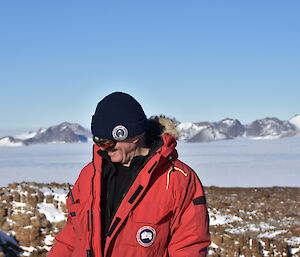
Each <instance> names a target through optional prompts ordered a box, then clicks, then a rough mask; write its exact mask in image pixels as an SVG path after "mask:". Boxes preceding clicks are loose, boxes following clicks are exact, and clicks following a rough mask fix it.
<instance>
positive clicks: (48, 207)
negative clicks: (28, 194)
mask: <svg viewBox="0 0 300 257" xmlns="http://www.w3.org/2000/svg"><path fill="white" fill-rule="evenodd" d="M37 206H38V211H39V212H40V213H43V214H45V216H46V218H47V220H49V221H50V222H51V223H52V222H60V221H63V220H65V215H64V213H63V212H61V211H59V210H58V209H56V208H55V206H54V205H53V204H48V203H38V204H37Z"/></svg>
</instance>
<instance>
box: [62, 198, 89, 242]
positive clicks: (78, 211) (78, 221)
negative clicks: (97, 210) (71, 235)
mask: <svg viewBox="0 0 300 257" xmlns="http://www.w3.org/2000/svg"><path fill="white" fill-rule="evenodd" d="M67 209H68V217H69V218H70V219H71V220H72V224H73V228H74V232H75V234H76V236H79V237H80V238H81V234H82V233H83V231H87V229H88V215H87V210H85V208H84V206H83V205H82V204H80V203H75V204H71V205H68V206H67Z"/></svg>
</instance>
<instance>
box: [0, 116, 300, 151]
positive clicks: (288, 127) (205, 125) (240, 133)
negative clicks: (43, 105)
mask: <svg viewBox="0 0 300 257" xmlns="http://www.w3.org/2000/svg"><path fill="white" fill-rule="evenodd" d="M174 122H175V124H176V126H177V130H178V131H179V133H180V136H179V138H178V139H179V140H180V141H185V142H210V141H215V140H225V139H234V138H240V137H244V138H251V139H276V138H283V137H291V136H300V115H295V116H294V117H293V118H291V119H290V120H288V121H282V120H280V119H278V118H274V117H273V118H268V117H267V118H264V119H259V120H255V121H253V122H251V123H249V124H245V125H243V124H242V123H241V122H240V121H239V120H237V119H230V118H226V119H223V120H221V121H218V122H179V121H176V120H174ZM91 138H92V134H91V132H90V130H88V129H86V128H84V127H82V126H80V125H79V124H76V123H69V122H63V123H61V124H59V125H56V126H51V127H49V128H47V129H45V128H41V129H39V130H37V131H33V132H28V133H25V134H21V135H18V136H15V137H12V136H5V137H2V138H0V146H27V145H31V144H45V143H75V142H87V141H91Z"/></svg>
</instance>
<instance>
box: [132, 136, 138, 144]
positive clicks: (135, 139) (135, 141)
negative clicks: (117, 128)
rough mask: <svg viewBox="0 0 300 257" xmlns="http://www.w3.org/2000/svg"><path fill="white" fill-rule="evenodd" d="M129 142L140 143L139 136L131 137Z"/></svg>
mask: <svg viewBox="0 0 300 257" xmlns="http://www.w3.org/2000/svg"><path fill="white" fill-rule="evenodd" d="M131 140H132V141H131V142H132V143H134V144H137V143H138V142H139V141H140V136H135V137H132V138H131Z"/></svg>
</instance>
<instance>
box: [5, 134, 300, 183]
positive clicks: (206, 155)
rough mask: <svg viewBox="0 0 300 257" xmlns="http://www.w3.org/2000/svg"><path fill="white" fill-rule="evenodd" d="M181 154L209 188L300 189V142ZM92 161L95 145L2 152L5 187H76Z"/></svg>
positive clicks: (213, 146) (215, 146) (240, 142)
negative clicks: (38, 184) (43, 184)
mask: <svg viewBox="0 0 300 257" xmlns="http://www.w3.org/2000/svg"><path fill="white" fill-rule="evenodd" d="M177 149H178V152H179V157H180V159H181V160H182V161H184V162H186V163H187V164H188V165H189V166H191V167H192V168H193V169H194V170H195V171H196V172H197V174H198V175H199V177H200V179H201V181H202V183H203V184H204V185H205V186H211V185H215V186H225V187H231V186H232V187H263V186H292V187H299V186H300V137H290V138H283V139H276V140H250V139H242V138H240V139H235V140H224V141H215V142H211V143H184V142H179V143H178V146H177ZM91 157H92V144H91V143H74V144H47V145H32V146H29V147H13V148H11V147H2V148H0V176H1V180H0V186H6V185H7V184H9V183H11V182H21V181H35V182H52V181H54V182H59V183H63V182H69V183H74V182H75V180H76V178H77V176H78V174H79V172H80V170H81V169H82V168H83V167H84V166H85V165H86V164H87V163H88V162H89V161H90V160H91Z"/></svg>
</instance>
